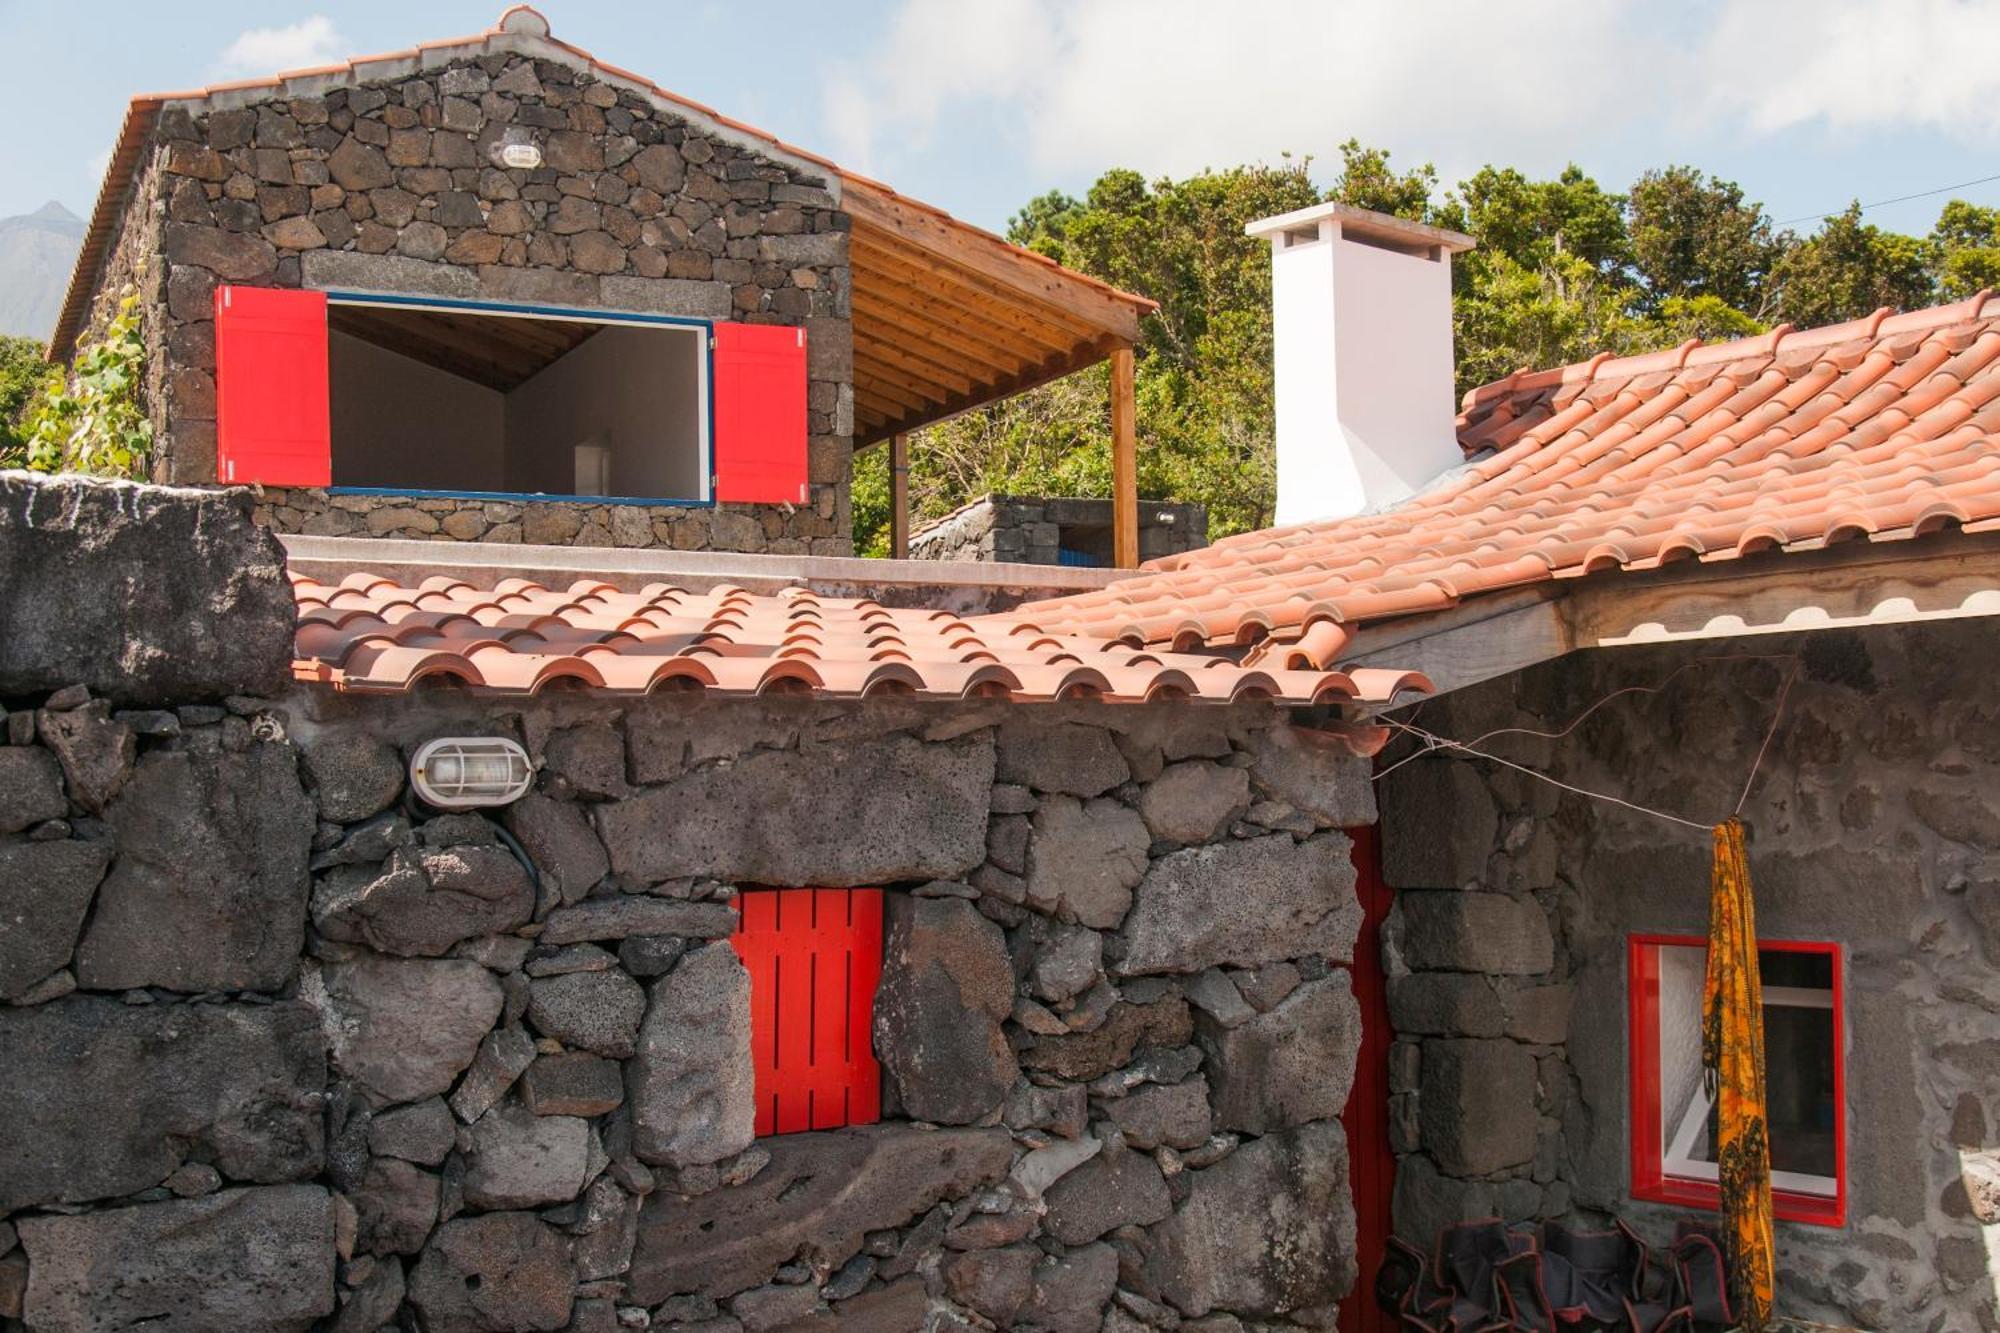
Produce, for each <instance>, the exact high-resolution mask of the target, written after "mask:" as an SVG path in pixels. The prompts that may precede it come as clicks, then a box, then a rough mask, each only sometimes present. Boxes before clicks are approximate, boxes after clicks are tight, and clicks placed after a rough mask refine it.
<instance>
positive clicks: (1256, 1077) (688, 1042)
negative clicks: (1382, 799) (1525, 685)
mask: <svg viewBox="0 0 2000 1333" xmlns="http://www.w3.org/2000/svg"><path fill="white" fill-rule="evenodd" d="M8 705H9V707H10V708H12V709H13V711H11V712H9V713H8V714H7V715H6V717H5V719H4V735H5V737H6V739H7V740H8V741H9V744H7V745H5V746H0V999H4V1000H5V1001H6V1007H4V1008H0V1068H4V1069H6V1070H7V1071H8V1076H7V1078H6V1079H4V1080H0V1124H4V1125H6V1126H7V1130H6V1132H5V1134H0V1319H8V1318H22V1319H25V1320H26V1322H27V1323H28V1325H29V1326H30V1327H33V1328H36V1329H70V1328H83V1327H114V1326H115V1327H124V1326H127V1325H130V1324H135V1323H138V1322H147V1323H148V1326H149V1327H159V1328H162V1329H213V1328H222V1327H228V1328H237V1327H244V1328H247V1327H257V1328H267V1329H306V1328H309V1327H313V1328H328V1329H335V1330H341V1331H343V1333H351V1331H357V1330H372V1329H376V1328H379V1327H381V1326H383V1325H385V1324H389V1323H400V1325H401V1326H403V1327H411V1326H413V1325H412V1323H411V1321H413V1320H414V1321H416V1324H415V1325H414V1326H420V1327H423V1328H425V1329H427V1330H432V1331H433V1333H439V1331H443V1330H526V1329H561V1328H568V1329H573V1330H592V1331H596V1330H606V1331H608V1330H611V1329H614V1328H618V1327H627V1328H629V1327H645V1326H647V1325H648V1324H649V1323H650V1325H651V1326H653V1327H656V1328H660V1327H664V1328H669V1329H685V1330H695V1329H700V1330H704V1331H705V1333H725V1331H733V1330H738V1329H753V1330H767V1329H779V1328H786V1329H791V1328H797V1329H808V1328H810V1329H854V1330H867V1331H868V1333H896V1331H897V1330H915V1329H918V1328H923V1327H960V1328H963V1327H986V1326H1003V1327H1004V1326H1009V1325H1010V1324H1011V1325H1013V1326H1018V1327H1033V1328H1039V1329H1049V1330H1075V1333H1096V1331H1097V1330H1100V1329H1110V1330H1114V1331H1117V1333H1130V1331H1132V1330H1140V1329H1173V1328H1176V1327H1178V1328H1181V1329H1191V1330H1198V1331H1200V1333H1235V1331H1236V1330H1242V1329H1275V1328H1288V1327H1301V1326H1303V1327H1315V1328H1331V1327H1332V1326H1333V1306H1334V1304H1335V1302H1336V1301H1337V1300H1338V1298H1339V1297H1340V1296H1341V1295H1342V1294H1343V1293H1344V1292H1345V1291H1346V1290H1347V1288H1348V1286H1349V1284H1350V1283H1351V1281H1352V1278H1353V1273H1354V1268H1353V1245H1354V1241H1353V1214H1352V1209H1351V1204H1350V1199H1349V1193H1348V1183H1347V1153H1346V1144H1345V1140H1344V1138H1343V1136H1342V1133H1341V1129H1340V1126H1339V1124H1338V1122H1337V1120H1336V1117H1337V1115H1338V1114H1339V1112H1340V1110H1341V1108H1342V1106H1343V1104H1344V1103H1345V1101H1346V1098H1347V1092H1348V1088H1349V1086H1350V1082H1351V1079H1352V1074H1353V1067H1354V1057H1355V1049H1356V1043H1357V1041H1358V1037H1359V1025H1358V1024H1359V1020H1358V1016H1357V1011H1356V1006H1355V1001H1354V999H1353V996H1352V994H1351V989H1350V985H1349V980H1348V974H1347V971H1346V965H1347V964H1348V962H1349V961H1350V957H1351V950H1352V947H1353V941H1354V936H1355V931H1356V926H1357V923H1358V918H1359V909H1358V907H1357V905H1356V902H1355V899H1354V894H1353V885H1354V874H1353V870H1352V868H1351V865H1350V863H1349V843H1348V839H1347V838H1346V837H1345V836H1344V835H1343V834H1342V833H1341V832H1339V829H1340V828H1342V827H1344V826H1350V825H1354V824H1358V823H1365V822H1367V821H1368V820H1369V819H1371V818H1372V815H1373V809H1372V797H1371V793H1370V790H1369V785H1368V782H1367V778H1366V766H1365V764H1363V763H1362V762H1361V761H1357V760H1354V759H1352V758H1349V757H1347V756H1346V755H1345V754H1344V753H1343V752H1341V751H1338V750H1336V749H1330V748H1323V747H1322V745H1321V744H1320V743H1317V741H1316V738H1315V737H1314V736H1313V735H1312V734H1310V733H1305V732H1300V731H1296V730H1294V729H1293V728H1291V727H1290V726H1288V725H1286V723H1285V722H1284V720H1283V718H1282V717H1281V716H1279V715H1276V714H1273V713H1272V712H1270V711H1268V710H1262V709H1206V708H1190V707H1131V708H1113V707H1102V706H1097V707H1088V706H1075V707H1065V708H1040V709H1032V710H1031V709H1027V708H1021V707H1017V706H1003V705H994V704H990V703H988V704H977V705H952V706H943V705H916V704H900V703H881V704H869V705H865V706H858V705H857V706H835V705H829V704H812V703H809V702H805V701H796V702H771V703H761V702H731V703H713V702H703V701H700V700H695V701H687V700H684V699H649V700H639V701H621V702H619V703H616V704H615V705H614V704H611V703H607V702H603V701H597V700H592V699H590V698H589V697H587V696H578V695H572V696H561V697H551V698H549V699H546V700H539V701H532V702H523V701H498V702H494V701H479V700H476V699H472V698H469V697H467V696H465V695H463V694H459V693H456V692H450V691H437V692H432V693H428V694H419V695H417V696H414V697H411V698H407V699H391V700H366V699H353V698H342V697H336V696H332V695H328V694H325V693H319V692H307V693H294V694H291V695H288V696H285V697H282V698H279V699H275V700H262V701H260V700H256V699H252V698H248V697H242V696H237V697H232V698H230V699H228V700H227V701H226V702H222V703H210V702H202V703H194V704H187V705H183V706H180V707H177V708H156V709H148V710H138V711H134V710H125V709H121V708H118V707H116V706H114V705H113V704H112V703H111V702H110V701H108V700H100V699H95V698H91V697H90V696H89V694H88V692H87V691H84V690H64V691H60V692H57V693H56V694H54V695H52V696H43V697H37V698H33V699H23V698H19V697H15V698H12V699H10V700H9V701H8ZM468 732H470V733H486V734H490V733H498V734H505V735H509V736H512V737H514V738H516V739H518V740H520V741H521V742H522V743H523V744H525V745H526V746H527V748H528V749H529V751H530V753H531V755H532V756H533V757H534V759H535V761H536V762H537V764H538V765H539V767H540V773H539V779H538V782H537V786H536V789H535V791H534V792H533V793H532V794H531V795H529V796H527V797H526V798H524V799H523V800H521V801H520V802H518V803H517V804H515V805H514V806H512V807H510V808H508V809H507V810H506V811H505V812H504V813H500V815H499V817H498V819H497V820H489V819H487V818H485V817H483V816H481V815H477V814H471V815H464V814H460V815H437V814H431V813H427V812H424V811H421V810H419V809H417V808H416V807H414V806H412V805H411V804H410V803H409V799H408V796H409V794H408V792H407V791H406V790H405V777H404V775H405V766H406V763H407V760H408V756H409V753H410V752H411V750H412V749H413V748H414V747H415V746H416V745H417V744H419V743H421V742H422V741H423V740H425V739H427V738H429V737H432V736H436V735H441V734H464V733H468ZM503 833H504V834H505V835H506V836H510V837H512V838H513V839H515V840H517V841H518V843H519V844H520V846H521V847H522V848H523V849H525V852H526V854H527V857H528V858H529V860H530V861H531V862H532V865H533V866H534V871H533V872H532V873H531V872H530V871H529V870H528V869H527V868H525V867H524V865H523V864H522V863H521V862H520V861H518V860H517V859H516V857H515V856H514V854H513V853H512V852H511V851H510V850H509V847H508V844H507V841H506V837H503ZM795 884H814V885H828V886H837V885H880V886H885V887H886V888H887V891H888V903H889V912H888V916H889V921H890V926H889V935H888V941H887V950H886V957H885V968H884V977H883V981H882V985H881V989H880V992H879V998H878V1002H877V1005H876V1012H875V1044H876V1049H877V1050H878V1052H879V1054H880V1058H881V1061H882V1064H883V1069H884V1083H885V1095H886V1100H887V1102H888V1115H887V1116H886V1118H885V1121H884V1123H882V1124H881V1125H878V1126H873V1127H868V1128H856V1129H850V1130H835V1131H823V1132H819V1133H813V1134H802V1135H791V1136H781V1137H776V1138H770V1139H761V1140H758V1139H753V1137H752V1126H751V1122H752V1111H753V1106H752V1102H751V1088H752V1077H751V1057H750V1045H749V1043H750V1026H749V1014H748V1003H749V1001H748V980H747V974H746V973H745V971H744V969H743V967H742V965H741V964H740V963H739V962H738V961H737V958H736V956H735V954H734V952H733V950H732V949H731V947H730V946H729V945H728V944H727V943H726V942H725V941H724V938H723V937H724V936H726V935H727V934H728V933H729V932H730V930H731V928H732V925H733V922H734V913H733V911H732V909H731V905H730V900H731V899H732V897H733V896H734V894H735V893H736V892H737V891H738V889H739V887H745V886H753V885H795ZM927 1321H928V1322H927Z"/></svg>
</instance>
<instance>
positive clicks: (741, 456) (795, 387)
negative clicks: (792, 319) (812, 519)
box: [713, 324, 806, 505]
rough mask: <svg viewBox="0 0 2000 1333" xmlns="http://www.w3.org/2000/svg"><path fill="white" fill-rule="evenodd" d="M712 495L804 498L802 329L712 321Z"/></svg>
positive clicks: (798, 501) (770, 500) (785, 500)
mask: <svg viewBox="0 0 2000 1333" xmlns="http://www.w3.org/2000/svg"><path fill="white" fill-rule="evenodd" d="M713 364H714V368H715V498H716V499H718V500H744V501H752V502H755V503H759V504H795V505H802V504H804V503H805V502H806V331H805V330H804V329H795V328H787V327H784V326H782V325H777V324H717V325H716V326H715V356H714V363H713Z"/></svg>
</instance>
